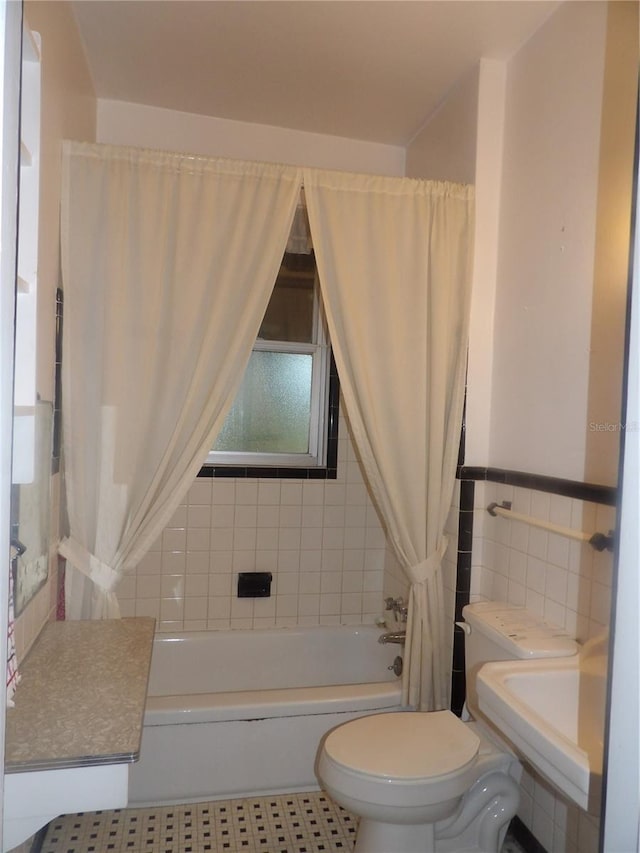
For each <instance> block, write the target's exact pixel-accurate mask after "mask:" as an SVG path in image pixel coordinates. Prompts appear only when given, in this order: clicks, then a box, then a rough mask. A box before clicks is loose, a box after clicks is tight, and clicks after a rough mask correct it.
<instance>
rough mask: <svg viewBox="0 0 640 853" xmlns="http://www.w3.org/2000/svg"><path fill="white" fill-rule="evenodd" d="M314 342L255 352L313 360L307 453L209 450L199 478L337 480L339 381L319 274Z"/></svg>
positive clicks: (260, 347)
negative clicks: (291, 355) (296, 356)
mask: <svg viewBox="0 0 640 853" xmlns="http://www.w3.org/2000/svg"><path fill="white" fill-rule="evenodd" d="M315 294H316V295H315V298H314V314H313V328H314V334H313V337H314V341H315V342H313V343H304V342H299V341H274V340H268V339H265V338H258V339H257V340H256V341H255V343H254V345H253V348H252V351H253V352H256V351H260V352H284V353H301V354H305V355H307V354H310V355H311V356H312V358H313V362H312V380H311V410H310V433H309V453H307V454H301V453H291V454H289V453H256V452H237V451H216V450H211V451H210V452H209V455H208V457H207V461H206V462H205V464H204V465H203V467H202V468H201V470H200V472H199V474H198V476H199V477H279V478H287V479H335V478H336V477H337V441H338V418H339V398H340V383H339V380H338V372H337V369H336V366H335V361H334V358H333V353H332V350H331V345H330V343H329V338H328V332H327V328H326V321H325V317H324V310H323V306H322V298H321V295H320V285H319V281H318V275H317V270H316V278H315Z"/></svg>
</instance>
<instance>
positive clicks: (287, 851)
mask: <svg viewBox="0 0 640 853" xmlns="http://www.w3.org/2000/svg"><path fill="white" fill-rule="evenodd" d="M356 828H357V821H356V819H355V818H354V817H353V816H352V815H350V814H349V813H348V812H346V811H344V810H343V809H341V808H340V807H339V806H336V805H335V804H334V803H333V802H332V801H331V800H330V799H329V798H328V797H327V796H326V794H324V793H322V792H312V793H308V794H282V795H278V796H273V797H260V798H256V799H247V800H219V801H217V802H211V803H194V804H190V805H180V806H162V807H157V808H149V809H122V810H116V811H104V812H85V813H81V814H77V815H65V816H63V817H60V818H56V819H55V820H53V821H51V823H50V824H49V827H48V829H47V833H46V836H45V838H44V841H43V843H42V846H41V848H40V850H41V853H109V851H114V853H205V852H206V851H211V853H225V851H229V853H242V851H247V853H258V851H265V853H350V852H351V851H352V850H353V845H354V842H355V835H356ZM390 853H392V851H390ZM502 853H522V848H520V847H519V846H518V845H517V844H515V842H512V841H510V840H507V841H506V842H505V845H504V847H503V849H502Z"/></svg>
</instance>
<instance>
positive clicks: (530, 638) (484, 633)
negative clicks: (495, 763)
mask: <svg viewBox="0 0 640 853" xmlns="http://www.w3.org/2000/svg"><path fill="white" fill-rule="evenodd" d="M462 616H463V619H464V623H463V624H462V627H463V628H464V632H465V672H466V683H467V708H468V709H469V711H470V712H471V714H472V716H474V717H475V716H477V712H478V697H477V692H476V676H477V674H478V670H479V669H480V667H481V666H482V665H483V664H485V663H488V662H489V661H497V660H516V659H520V660H526V659H527V658H532V659H533V658H551V657H554V658H555V657H571V656H572V655H575V654H577V652H578V644H577V643H576V641H575V640H572V639H571V637H569V635H568V634H567V632H566V631H565V630H564V629H562V628H559V627H558V626H556V625H552V624H551V623H550V622H545V621H544V620H542V619H540V617H539V616H535V615H534V614H533V613H530V612H529V611H528V610H525V609H524V608H523V607H516V606H514V605H511V604H507V603H506V602H503V601H480V602H477V603H476V604H468V605H467V606H466V607H464V608H463V610H462Z"/></svg>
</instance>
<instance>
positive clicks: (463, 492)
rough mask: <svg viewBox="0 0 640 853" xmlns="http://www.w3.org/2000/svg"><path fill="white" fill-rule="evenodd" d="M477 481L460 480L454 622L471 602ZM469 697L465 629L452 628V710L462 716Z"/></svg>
mask: <svg viewBox="0 0 640 853" xmlns="http://www.w3.org/2000/svg"><path fill="white" fill-rule="evenodd" d="M475 488H476V485H475V482H474V481H473V480H462V481H461V483H460V512H459V514H458V561H457V567H456V598H455V621H456V622H459V621H460V620H461V619H462V608H463V607H464V606H465V605H466V604H468V603H469V598H470V593H471V561H472V547H473V504H474V498H475ZM465 696H466V679H465V658H464V632H463V631H462V629H461V628H458V626H457V625H455V626H454V629H453V662H452V668H451V710H452V711H453V713H454V714H457V715H458V716H460V715H461V714H462V709H463V706H464V700H465Z"/></svg>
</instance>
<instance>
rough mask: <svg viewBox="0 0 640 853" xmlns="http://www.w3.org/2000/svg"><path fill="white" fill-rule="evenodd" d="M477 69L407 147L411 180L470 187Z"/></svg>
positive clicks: (473, 153) (474, 153) (474, 136)
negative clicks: (468, 185) (444, 182)
mask: <svg viewBox="0 0 640 853" xmlns="http://www.w3.org/2000/svg"><path fill="white" fill-rule="evenodd" d="M479 75H480V66H479V65H478V66H476V67H475V68H473V69H472V70H471V71H470V72H469V73H468V74H466V75H465V76H464V77H463V79H462V80H459V81H458V82H457V83H456V85H455V86H454V87H453V89H452V90H451V91H450V92H448V93H447V95H446V97H445V98H444V100H443V101H442V103H441V104H440V106H439V107H438V109H437V110H436V112H435V113H433V114H432V115H431V116H429V119H428V121H427V123H426V124H425V125H424V127H422V128H421V129H420V130H419V131H418V133H417V134H416V135H415V136H414V138H413V139H412V140H411V142H410V143H409V145H408V146H407V167H406V174H407V176H408V177H410V178H426V179H428V180H436V181H453V182H455V183H460V184H473V183H474V181H475V163H476V148H477V128H478V85H479Z"/></svg>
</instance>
